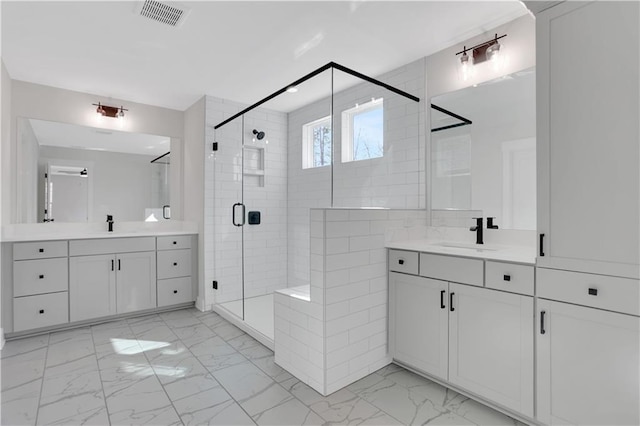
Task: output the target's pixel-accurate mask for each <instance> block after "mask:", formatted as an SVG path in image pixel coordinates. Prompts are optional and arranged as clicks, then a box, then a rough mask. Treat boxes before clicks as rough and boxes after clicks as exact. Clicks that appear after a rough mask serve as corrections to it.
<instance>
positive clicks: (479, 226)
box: [469, 217, 484, 244]
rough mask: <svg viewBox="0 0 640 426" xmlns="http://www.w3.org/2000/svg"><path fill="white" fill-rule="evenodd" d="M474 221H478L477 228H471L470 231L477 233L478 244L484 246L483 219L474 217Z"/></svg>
mask: <svg viewBox="0 0 640 426" xmlns="http://www.w3.org/2000/svg"><path fill="white" fill-rule="evenodd" d="M473 219H475V221H476V226H472V227H471V228H469V231H472V232H475V233H476V244H484V241H482V218H481V217H474V218H473Z"/></svg>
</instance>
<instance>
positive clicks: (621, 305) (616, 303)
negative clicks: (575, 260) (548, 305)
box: [537, 268, 640, 315]
mask: <svg viewBox="0 0 640 426" xmlns="http://www.w3.org/2000/svg"><path fill="white" fill-rule="evenodd" d="M537 283H538V290H537V295H538V297H542V298H545V299H551V300H558V301H561V302H569V303H575V304H577V305H584V306H592V307H594V308H600V309H607V310H610V311H616V312H622V313H625V314H631V315H640V282H639V281H638V280H632V279H628V278H618V277H610V276H607V275H595V274H585V273H581V272H571V271H561V270H557V269H546V268H537Z"/></svg>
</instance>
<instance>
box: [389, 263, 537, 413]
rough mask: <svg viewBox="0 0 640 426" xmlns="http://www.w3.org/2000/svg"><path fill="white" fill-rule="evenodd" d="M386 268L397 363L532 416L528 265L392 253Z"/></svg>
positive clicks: (392, 345) (530, 281) (530, 278)
mask: <svg viewBox="0 0 640 426" xmlns="http://www.w3.org/2000/svg"><path fill="white" fill-rule="evenodd" d="M407 259H419V262H415V263H414V262H412V261H411V260H409V261H407ZM407 265H410V268H407ZM389 270H390V272H389V291H390V293H389V339H390V350H391V354H392V356H393V358H394V360H396V361H398V362H400V363H402V364H405V365H407V366H409V367H411V368H413V369H415V370H417V371H419V372H422V373H425V374H427V375H429V376H431V377H434V378H437V379H439V380H441V381H443V382H444V383H447V384H450V385H453V386H454V387H457V388H458V389H461V390H465V391H467V392H469V393H472V394H474V395H476V396H478V397H480V398H482V399H484V400H487V401H489V402H491V403H493V404H497V405H499V406H501V407H504V408H506V409H509V410H512V411H514V412H516V413H519V414H521V415H523V416H526V417H530V418H532V417H533V416H534V412H533V393H534V387H533V380H534V370H533V355H534V349H533V340H534V339H533V328H534V325H533V317H534V308H533V297H532V295H531V293H530V292H531V291H532V289H533V266H531V265H522V264H514V263H506V262H494V261H491V262H489V261H485V260H482V259H471V258H465V257H456V256H444V255H438V254H431V253H418V252H413V251H403V250H389ZM485 272H486V274H485Z"/></svg>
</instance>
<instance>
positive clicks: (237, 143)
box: [212, 117, 245, 319]
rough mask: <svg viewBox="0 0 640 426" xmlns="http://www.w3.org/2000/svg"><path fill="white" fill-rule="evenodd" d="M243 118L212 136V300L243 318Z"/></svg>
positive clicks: (230, 123)
mask: <svg viewBox="0 0 640 426" xmlns="http://www.w3.org/2000/svg"><path fill="white" fill-rule="evenodd" d="M242 122H243V118H242V117H238V118H237V119H235V120H233V121H231V122H229V123H227V124H225V125H224V126H222V127H220V128H218V129H216V130H215V134H214V140H215V141H216V142H217V144H218V150H217V151H215V152H214V162H213V163H214V193H213V194H212V195H213V197H214V200H215V207H214V218H213V221H214V233H215V236H216V237H215V250H214V268H215V271H216V273H215V277H216V281H217V282H218V290H217V291H216V294H215V297H216V299H215V303H216V304H219V305H221V306H222V307H223V308H225V309H226V310H227V311H229V312H231V313H232V314H234V315H236V316H238V317H240V318H241V319H244V286H243V280H244V277H243V240H242V225H243V223H244V221H245V215H244V205H243V203H242V201H243V184H242V180H243V172H242V171H243V149H242V127H243V126H242Z"/></svg>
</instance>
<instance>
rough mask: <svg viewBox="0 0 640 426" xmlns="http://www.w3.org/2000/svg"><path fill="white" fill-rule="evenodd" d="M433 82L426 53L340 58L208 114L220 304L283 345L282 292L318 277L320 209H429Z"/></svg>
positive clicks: (257, 333)
mask: <svg viewBox="0 0 640 426" xmlns="http://www.w3.org/2000/svg"><path fill="white" fill-rule="evenodd" d="M424 81H425V79H424V64H423V63H421V62H416V63H415V64H410V65H407V66H405V67H403V68H402V69H400V70H395V71H393V72H390V73H388V74H386V75H382V76H380V77H378V78H376V79H374V78H370V77H368V76H366V75H364V74H361V73H359V72H357V71H354V70H351V69H349V68H346V67H344V66H342V65H339V64H336V63H333V62H332V63H328V64H327V65H325V66H323V67H321V68H319V69H317V70H315V71H313V72H311V73H309V74H307V75H306V76H304V77H302V78H300V79H298V80H296V81H294V82H293V83H290V84H288V85H286V86H283V87H282V88H281V89H280V90H277V91H275V92H274V93H273V94H271V95H269V96H267V97H266V98H264V99H262V100H259V101H257V102H256V103H255V104H253V105H251V106H246V105H240V104H233V103H231V102H226V101H225V102H223V103H227V105H223V107H224V108H223V109H224V114H225V115H224V116H225V117H228V118H226V119H225V120H223V121H221V122H209V123H208V124H210V125H211V127H212V129H211V130H210V133H209V137H211V138H213V140H212V142H217V144H218V145H217V146H218V150H217V151H216V152H215V153H214V155H213V160H212V162H213V181H212V187H213V192H214V193H213V200H214V217H213V227H214V250H213V253H214V254H213V266H214V276H215V278H214V279H215V280H216V281H217V282H218V289H217V290H216V291H215V293H214V304H215V306H216V310H217V311H219V312H224V313H226V314H229V315H230V316H232V317H233V318H236V319H237V320H238V321H240V322H241V323H242V324H243V325H244V326H246V327H247V328H249V329H250V330H252V331H254V332H255V333H254V337H255V336H258V337H261V339H260V340H261V341H262V342H263V343H266V344H267V345H269V342H271V344H273V342H272V341H273V333H274V331H273V330H274V311H273V292H274V291H276V290H280V289H283V288H289V287H299V286H305V285H306V286H308V285H309V283H310V266H311V263H312V262H313V261H315V258H314V256H313V253H312V251H313V247H311V239H312V235H310V210H311V209H313V208H397V209H418V208H424V204H425V203H424V200H425V196H424V194H425V191H424V182H425V175H424V149H423V145H424V144H422V146H421V144H420V139H421V137H422V138H423V137H424V132H422V131H421V130H420V125H421V118H420V117H421V116H424V107H423V103H421V102H420V100H419V98H418V96H419V95H420V94H421V93H422V92H421V90H423V89H424ZM283 83H286V82H283ZM398 87H402V89H400V88H398ZM207 102H208V103H207V108H209V107H211V109H212V110H215V109H216V108H220V103H219V100H213V99H211V100H208V101H207ZM209 102H211V104H209ZM218 117H219V116H218ZM212 121H213V120H212ZM422 122H423V120H422ZM253 212H260V214H261V216H260V225H259V226H250V223H249V222H250V220H249V219H250V217H249V214H250V213H253ZM253 218H254V220H255V216H253ZM347 244H348V238H347Z"/></svg>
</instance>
